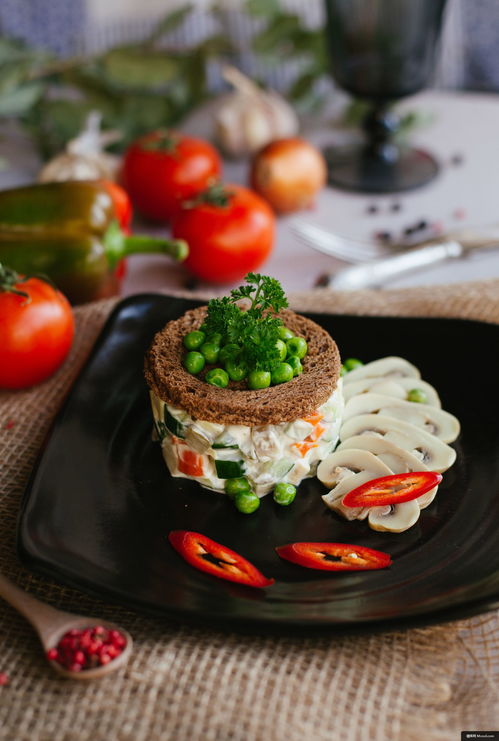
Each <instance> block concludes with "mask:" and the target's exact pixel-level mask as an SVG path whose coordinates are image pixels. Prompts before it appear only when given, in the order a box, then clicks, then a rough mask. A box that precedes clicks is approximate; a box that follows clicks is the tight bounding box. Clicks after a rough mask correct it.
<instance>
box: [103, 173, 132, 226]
mask: <svg viewBox="0 0 499 741" xmlns="http://www.w3.org/2000/svg"><path fill="white" fill-rule="evenodd" d="M99 183H100V185H101V186H102V187H103V188H105V189H106V190H107V192H108V193H109V195H110V196H111V199H112V201H113V205H114V212H115V214H116V219H117V220H118V224H119V225H120V227H121V228H122V229H123V231H125V232H127V233H128V232H129V231H130V224H131V223H132V216H133V212H132V204H131V201H130V198H129V197H128V193H127V192H126V190H124V188H122V187H121V185H118V183H113V181H112V180H99Z"/></svg>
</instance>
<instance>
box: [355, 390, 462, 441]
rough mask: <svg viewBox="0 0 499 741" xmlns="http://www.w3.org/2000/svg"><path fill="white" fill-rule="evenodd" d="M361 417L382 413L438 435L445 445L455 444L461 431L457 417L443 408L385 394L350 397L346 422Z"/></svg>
mask: <svg viewBox="0 0 499 741" xmlns="http://www.w3.org/2000/svg"><path fill="white" fill-rule="evenodd" d="M359 414H383V415H384V416H385V417H395V419H401V420H403V421H404V422H409V423H410V424H413V425H415V426H416V427H420V428H421V429H422V430H425V431H426V432H429V433H430V434H431V435H435V436H436V437H438V438H439V439H440V440H443V442H445V443H451V442H453V441H454V440H455V439H456V437H457V436H458V435H459V431H460V426H459V421H458V420H457V418H456V417H454V415H453V414H449V412H445V411H444V410H443V409H438V408H437V407H432V406H429V404H415V403H414V402H412V401H401V400H400V399H393V398H392V397H390V396H385V395H384V394H374V393H367V394H359V395H358V396H354V397H353V398H351V399H350V401H348V402H347V404H346V405H345V410H344V412H343V420H344V421H346V420H348V419H350V418H351V417H356V416H357V415H359Z"/></svg>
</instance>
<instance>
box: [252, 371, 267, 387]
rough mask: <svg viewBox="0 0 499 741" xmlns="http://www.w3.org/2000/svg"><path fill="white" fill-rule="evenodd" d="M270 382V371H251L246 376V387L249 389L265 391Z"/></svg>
mask: <svg viewBox="0 0 499 741" xmlns="http://www.w3.org/2000/svg"><path fill="white" fill-rule="evenodd" d="M271 380H272V376H271V374H270V371H251V373H250V374H249V376H248V386H249V387H250V389H266V388H267V387H268V386H270V382H271Z"/></svg>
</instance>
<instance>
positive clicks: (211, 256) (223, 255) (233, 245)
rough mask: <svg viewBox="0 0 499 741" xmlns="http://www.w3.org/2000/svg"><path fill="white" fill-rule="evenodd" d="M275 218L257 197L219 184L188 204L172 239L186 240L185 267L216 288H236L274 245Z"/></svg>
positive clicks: (178, 221)
mask: <svg viewBox="0 0 499 741" xmlns="http://www.w3.org/2000/svg"><path fill="white" fill-rule="evenodd" d="M274 233H275V216H274V214H273V212H272V209H271V208H270V207H269V206H268V205H267V203H266V202H265V201H264V200H263V199H262V198H260V196H258V195H257V194H256V193H254V192H253V191H252V190H249V189H248V188H244V187H242V186H240V185H232V184H231V185H221V184H217V185H215V186H212V187H211V188H208V189H207V190H205V191H203V192H202V193H200V194H199V196H197V198H196V199H194V200H193V201H192V202H191V203H187V204H184V207H183V208H182V210H181V211H179V212H178V214H177V216H176V217H175V219H174V220H173V224H172V234H173V236H174V237H175V238H176V239H185V241H186V242H187V243H188V245H189V256H188V257H187V259H186V261H185V263H184V264H185V266H186V267H187V268H188V270H190V271H191V273H193V274H194V275H195V276H197V277H198V278H201V279H202V280H206V281H209V282H212V283H232V282H233V281H236V280H240V279H241V278H244V276H245V275H246V274H247V273H249V272H252V271H253V270H255V269H256V268H258V267H259V266H260V265H261V264H262V263H263V262H264V261H265V260H266V259H267V257H268V256H269V254H270V252H271V250H272V246H273V243H274Z"/></svg>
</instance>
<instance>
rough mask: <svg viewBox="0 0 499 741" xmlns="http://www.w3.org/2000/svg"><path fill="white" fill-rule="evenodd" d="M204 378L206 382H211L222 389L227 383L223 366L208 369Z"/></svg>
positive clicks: (227, 377)
mask: <svg viewBox="0 0 499 741" xmlns="http://www.w3.org/2000/svg"><path fill="white" fill-rule="evenodd" d="M204 380H205V381H206V382H207V383H211V385H212V386H218V388H220V389H224V388H225V387H226V386H228V385H229V376H228V375H227V373H226V372H225V371H224V369H223V368H212V369H211V370H209V371H208V373H207V374H206V376H205V377H204Z"/></svg>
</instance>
